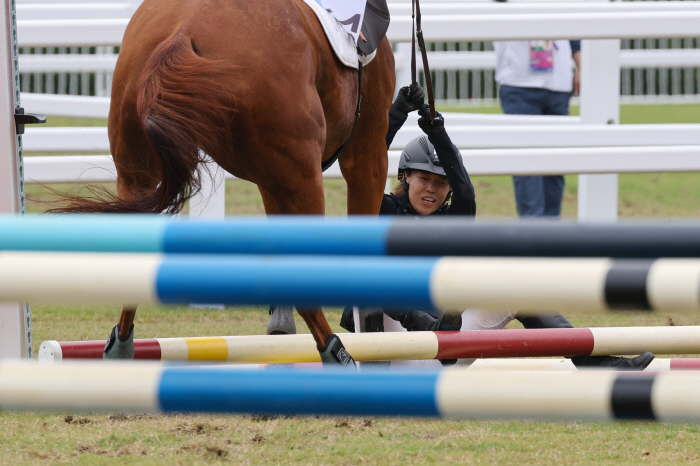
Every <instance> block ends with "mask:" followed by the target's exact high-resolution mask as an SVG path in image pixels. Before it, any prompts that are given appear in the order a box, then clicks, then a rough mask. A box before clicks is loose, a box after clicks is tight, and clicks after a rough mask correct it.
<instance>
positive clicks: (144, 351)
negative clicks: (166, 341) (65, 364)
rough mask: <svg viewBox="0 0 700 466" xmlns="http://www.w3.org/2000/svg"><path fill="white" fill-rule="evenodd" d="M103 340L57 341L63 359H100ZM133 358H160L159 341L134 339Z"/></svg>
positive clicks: (103, 345)
mask: <svg viewBox="0 0 700 466" xmlns="http://www.w3.org/2000/svg"><path fill="white" fill-rule="evenodd" d="M105 343H107V342H106V341H105V340H90V341H59V342H58V344H59V345H61V352H62V353H63V359H102V352H103V351H104V349H105ZM134 359H157V360H160V343H158V340H156V339H155V338H147V339H143V340H134Z"/></svg>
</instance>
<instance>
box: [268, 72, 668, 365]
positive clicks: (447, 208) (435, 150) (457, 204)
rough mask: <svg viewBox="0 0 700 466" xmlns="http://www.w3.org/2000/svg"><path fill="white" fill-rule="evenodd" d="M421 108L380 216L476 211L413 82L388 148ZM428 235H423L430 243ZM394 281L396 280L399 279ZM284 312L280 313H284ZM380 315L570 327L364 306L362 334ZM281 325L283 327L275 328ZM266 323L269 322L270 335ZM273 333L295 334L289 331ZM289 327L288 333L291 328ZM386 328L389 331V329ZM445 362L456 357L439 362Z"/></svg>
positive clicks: (468, 324)
mask: <svg viewBox="0 0 700 466" xmlns="http://www.w3.org/2000/svg"><path fill="white" fill-rule="evenodd" d="M416 110H419V114H420V118H419V119H418V126H420V128H421V130H423V132H424V133H425V135H424V136H420V137H418V138H416V139H414V140H412V141H411V142H409V143H408V144H406V147H405V148H404V150H403V152H402V153H401V159H400V161H399V170H398V179H399V184H398V185H397V186H396V188H395V189H394V192H393V193H391V194H385V195H384V198H383V200H382V205H381V209H380V211H379V214H380V215H405V216H412V217H418V218H423V217H425V218H429V217H434V216H442V215H462V216H470V217H473V216H474V215H475V214H476V202H475V196H474V186H473V185H472V183H471V180H470V179H469V174H468V173H467V171H466V169H465V168H464V164H463V162H462V156H461V154H460V153H459V150H458V149H457V148H456V147H455V145H454V144H453V143H452V141H451V140H450V137H449V135H448V134H447V132H446V131H445V120H444V118H443V117H442V115H441V114H440V113H438V112H436V113H435V118H434V119H433V120H432V121H431V120H430V110H429V108H428V106H427V105H426V104H425V103H424V93H423V89H422V88H421V87H420V86H419V85H417V84H414V85H411V86H407V87H403V88H401V90H400V91H399V94H398V96H397V98H396V100H395V101H394V103H393V104H392V106H391V110H390V111H389V131H388V132H387V136H386V145H387V148H388V147H389V146H390V145H391V142H392V141H393V139H394V136H395V135H396V133H397V132H398V131H399V129H400V128H401V127H402V126H403V124H404V122H405V121H406V119H407V118H408V114H409V113H410V112H413V111H416ZM429 240H430V238H426V241H429ZM397 279H399V280H400V277H398V278H397ZM271 311H272V312H271V314H272V317H271V319H270V324H271V325H275V322H277V323H283V322H290V321H291V322H293V316H292V314H291V312H292V309H291V307H289V308H281V307H280V308H272V310H271ZM283 312H284V313H283ZM384 315H387V316H388V317H390V318H391V319H393V320H394V321H396V322H397V323H398V324H400V325H401V327H403V328H404V329H406V330H408V331H433V330H440V331H446V330H488V329H502V328H504V327H505V326H506V325H507V324H508V323H509V322H510V321H511V320H513V319H516V320H519V321H520V322H521V323H522V324H523V326H524V327H525V328H573V326H572V325H571V323H570V322H569V321H568V320H567V319H566V318H565V317H564V316H562V315H561V314H558V313H553V314H549V315H537V316H527V315H520V314H516V313H511V312H504V313H493V312H483V311H478V310H466V311H464V312H462V313H455V314H453V313H443V312H440V311H437V310H434V309H387V308H384V309H364V310H362V312H361V316H362V319H363V321H364V322H363V324H364V325H363V326H364V331H365V332H383V331H384V330H385V329H384ZM340 325H341V326H342V327H343V328H345V329H346V330H348V331H350V332H354V331H355V323H354V318H353V308H352V307H348V308H346V309H345V310H344V312H343V316H342V318H341V322H340ZM276 328H278V329H279V328H282V329H284V327H283V326H279V325H278V326H277V327H276ZM269 329H270V326H268V333H270V332H269ZM287 329H288V330H286V331H283V332H277V333H295V330H292V329H289V327H287ZM290 330H291V331H290ZM387 330H388V329H387ZM653 359H654V355H653V354H652V353H649V352H647V353H644V354H642V355H641V356H638V357H636V358H621V357H613V356H580V357H574V358H572V362H573V363H574V364H575V365H576V366H579V367H590V366H608V367H616V368H619V369H631V370H641V369H644V368H645V367H647V366H648V365H649V363H650V362H651V361H652V360H653ZM441 362H442V363H443V365H448V364H454V363H455V362H456V360H442V361H441Z"/></svg>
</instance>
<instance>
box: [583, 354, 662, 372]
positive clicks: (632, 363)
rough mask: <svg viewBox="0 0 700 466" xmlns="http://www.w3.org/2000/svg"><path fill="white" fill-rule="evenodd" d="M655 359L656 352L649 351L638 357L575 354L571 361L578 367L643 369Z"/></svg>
mask: <svg viewBox="0 0 700 466" xmlns="http://www.w3.org/2000/svg"><path fill="white" fill-rule="evenodd" d="M653 360H654V354H653V353H650V352H649V351H647V352H646V353H644V354H642V355H639V356H637V357H636V358H622V357H617V356H574V357H572V358H571V362H573V363H574V365H575V366H576V367H612V368H614V369H616V370H619V371H643V370H644V369H646V367H647V366H648V365H649V364H650V363H651V361H653Z"/></svg>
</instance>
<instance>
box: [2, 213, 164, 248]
mask: <svg viewBox="0 0 700 466" xmlns="http://www.w3.org/2000/svg"><path fill="white" fill-rule="evenodd" d="M171 221H172V220H171V219H170V218H168V217H164V216H160V215H119V214H109V215H95V214H61V215H48V214H42V215H25V216H24V217H15V216H11V215H2V216H0V250H5V251H76V252H81V251H90V252H162V250H163V233H164V231H165V228H166V226H167V225H168V223H170V222H171Z"/></svg>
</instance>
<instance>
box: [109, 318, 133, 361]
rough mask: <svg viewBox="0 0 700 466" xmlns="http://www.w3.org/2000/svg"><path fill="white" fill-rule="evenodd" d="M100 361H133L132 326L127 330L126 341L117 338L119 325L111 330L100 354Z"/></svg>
mask: <svg viewBox="0 0 700 466" xmlns="http://www.w3.org/2000/svg"><path fill="white" fill-rule="evenodd" d="M102 359H134V326H133V325H132V326H131V328H130V329H129V337H128V338H127V339H126V340H122V339H121V338H119V325H117V326H115V327H114V328H113V329H112V333H110V334H109V339H108V340H107V344H106V345H105V350H104V352H103V353H102Z"/></svg>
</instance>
